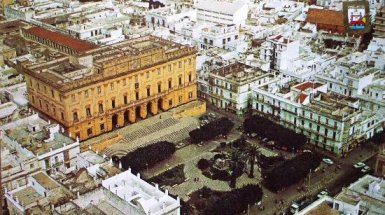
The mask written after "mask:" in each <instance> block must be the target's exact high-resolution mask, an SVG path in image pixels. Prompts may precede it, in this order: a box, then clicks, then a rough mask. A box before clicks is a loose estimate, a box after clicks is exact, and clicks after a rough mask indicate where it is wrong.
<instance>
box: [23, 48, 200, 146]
mask: <svg viewBox="0 0 385 215" xmlns="http://www.w3.org/2000/svg"><path fill="white" fill-rule="evenodd" d="M195 58H196V55H195V54H191V55H188V56H185V57H180V58H178V59H176V60H173V61H169V62H166V63H163V64H158V65H156V66H152V67H149V68H146V69H143V70H140V71H136V72H132V73H129V74H126V75H121V76H119V77H116V78H111V79H108V80H104V81H103V82H99V83H95V84H92V85H88V86H84V87H81V88H78V89H76V90H72V91H70V92H67V93H60V92H59V91H57V90H55V89H54V88H52V87H51V86H49V85H48V84H45V83H43V82H42V81H39V80H37V79H36V78H34V77H32V76H30V75H28V74H26V75H25V76H26V82H27V89H28V96H29V101H30V104H31V105H32V106H33V107H34V108H36V109H38V110H39V111H41V112H43V113H45V114H47V115H48V116H50V117H51V118H53V119H54V120H56V121H58V122H59V123H60V124H62V125H63V126H64V127H65V129H66V131H67V132H69V133H70V134H71V136H72V137H75V136H79V138H80V140H85V139H88V138H90V137H92V136H95V135H99V134H101V133H104V132H107V131H111V130H112V129H113V127H114V126H113V125H114V124H115V125H116V126H115V127H117V126H118V127H121V126H124V125H126V124H129V123H134V122H135V121H136V120H137V119H138V118H146V117H147V116H148V112H150V113H152V114H153V115H155V114H157V113H158V111H159V110H158V109H159V108H161V109H162V110H164V111H166V110H168V109H170V108H172V107H176V106H178V105H181V104H186V103H188V102H190V101H193V100H195V99H196V98H197V86H196V80H195V79H196V66H195V65H196V63H195ZM117 67H118V66H117ZM109 69H110V68H109ZM117 70H118V69H117ZM179 77H180V82H179ZM169 81H170V83H171V87H169ZM158 83H160V84H161V91H160V92H158ZM147 89H149V93H150V94H149V95H147V93H148V90H147ZM137 95H138V96H139V98H138V99H137V98H136V97H137ZM124 96H126V97H127V102H126V103H125V101H124ZM112 100H115V108H113V107H112ZM99 104H102V106H103V112H102V113H99ZM149 104H151V105H149ZM87 108H89V109H90V116H87V113H86V112H87ZM147 109H149V111H147ZM126 111H128V112H127V113H128V114H127V115H126V117H125V112H126ZM74 113H77V116H78V121H74ZM113 121H115V122H113ZM103 127H104V129H103V130H102V128H103Z"/></svg>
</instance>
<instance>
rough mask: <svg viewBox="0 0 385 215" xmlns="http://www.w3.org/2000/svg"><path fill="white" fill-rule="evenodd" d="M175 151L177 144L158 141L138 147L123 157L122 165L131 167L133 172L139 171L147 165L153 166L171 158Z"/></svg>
mask: <svg viewBox="0 0 385 215" xmlns="http://www.w3.org/2000/svg"><path fill="white" fill-rule="evenodd" d="M174 152H175V145H174V144H173V143H170V142H167V141H161V142H157V143H154V144H151V145H148V146H145V147H142V148H138V149H136V150H135V151H133V152H130V153H128V154H127V155H126V156H124V157H122V158H121V159H120V161H121V162H122V167H123V168H124V169H128V168H131V171H132V172H133V173H137V172H139V171H140V170H143V169H145V168H146V167H147V165H148V167H151V166H153V165H155V164H157V163H158V162H160V161H162V160H165V159H167V158H169V157H170V156H171V155H172V154H174Z"/></svg>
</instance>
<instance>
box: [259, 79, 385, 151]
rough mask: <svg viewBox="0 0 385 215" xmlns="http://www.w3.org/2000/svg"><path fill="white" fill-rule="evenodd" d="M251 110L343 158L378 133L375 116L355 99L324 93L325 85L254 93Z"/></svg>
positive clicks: (298, 85) (308, 84) (261, 89)
mask: <svg viewBox="0 0 385 215" xmlns="http://www.w3.org/2000/svg"><path fill="white" fill-rule="evenodd" d="M253 91H254V92H253V94H254V95H253V110H255V112H256V113H257V114H260V115H262V116H265V117H268V118H269V119H271V120H272V121H275V122H276V123H279V124H282V125H284V126H285V127H287V128H290V129H292V130H294V131H296V132H298V133H302V134H304V135H305V136H307V137H308V138H309V142H310V143H312V144H314V145H316V146H318V147H320V148H323V149H326V150H329V151H332V152H334V153H336V154H344V153H346V152H348V151H350V150H351V149H352V148H354V147H355V146H356V145H357V144H358V143H359V142H362V141H363V140H365V139H369V138H370V137H372V136H373V135H374V134H375V133H376V132H378V131H380V130H381V129H382V128H381V124H380V122H381V121H380V120H379V119H378V117H376V114H375V113H373V112H371V111H364V110H362V109H361V108H360V106H359V101H358V99H353V98H349V97H342V96H338V95H337V94H333V93H329V92H327V86H326V84H320V83H312V82H303V83H295V82H294V83H292V84H290V83H286V84H282V85H281V86H280V84H279V83H278V84H277V83H276V84H274V83H273V84H269V85H263V86H261V87H257V88H254V89H253Z"/></svg>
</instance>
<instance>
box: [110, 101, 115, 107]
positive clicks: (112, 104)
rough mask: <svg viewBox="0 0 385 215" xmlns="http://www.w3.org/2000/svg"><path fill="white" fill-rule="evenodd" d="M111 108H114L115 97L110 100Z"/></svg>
mask: <svg viewBox="0 0 385 215" xmlns="http://www.w3.org/2000/svg"><path fill="white" fill-rule="evenodd" d="M111 108H115V99H112V100H111Z"/></svg>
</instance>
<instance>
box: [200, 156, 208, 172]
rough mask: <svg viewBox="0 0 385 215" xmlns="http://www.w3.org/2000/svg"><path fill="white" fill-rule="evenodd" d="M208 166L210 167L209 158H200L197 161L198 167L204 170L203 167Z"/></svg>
mask: <svg viewBox="0 0 385 215" xmlns="http://www.w3.org/2000/svg"><path fill="white" fill-rule="evenodd" d="M209 167H210V161H209V160H207V159H204V158H202V159H200V160H199V161H198V168H199V169H200V170H204V169H207V168H209Z"/></svg>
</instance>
